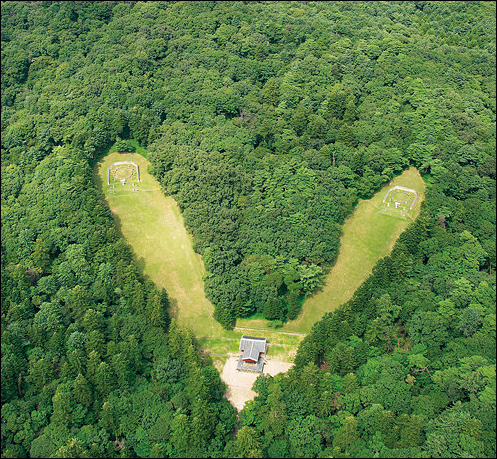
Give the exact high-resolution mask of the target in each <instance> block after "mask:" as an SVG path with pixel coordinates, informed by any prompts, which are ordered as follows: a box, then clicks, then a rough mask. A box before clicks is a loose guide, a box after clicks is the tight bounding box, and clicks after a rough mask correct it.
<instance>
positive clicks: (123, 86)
mask: <svg viewBox="0 0 497 459" xmlns="http://www.w3.org/2000/svg"><path fill="white" fill-rule="evenodd" d="M1 92H2V94H1V95H2V136H1V142H2V145H1V147H2V170H1V174H2V175H1V178H2V180H1V182H2V241H1V255H2V256H1V268H2V269H1V276H2V279H1V283H2V289H1V300H2V330H1V331H2V384H1V388H2V444H1V449H2V456H4V457H28V456H30V457H116V456H118V457H135V456H139V457H222V456H226V457H374V456H378V457H453V456H463V457H464V456H467V457H469V456H471V457H495V455H496V448H495V269H496V258H495V253H496V252H495V224H496V220H495V196H496V193H495V177H496V173H495V124H494V123H495V2H262V3H261V2H178V3H174V2H30V3H28V2H3V3H2V91H1ZM130 138H132V139H135V140H137V141H138V142H139V143H140V144H141V145H147V146H149V148H150V150H151V152H150V160H151V162H152V172H153V173H154V175H155V176H156V177H158V178H159V179H160V181H161V182H162V184H163V185H164V188H165V190H166V191H167V193H170V194H171V195H173V196H174V197H175V199H176V200H177V201H178V203H179V206H180V208H181V210H182V211H183V214H184V218H185V222H186V224H187V226H188V229H189V230H190V231H191V233H192V234H193V236H194V239H193V241H194V245H195V248H196V250H197V251H199V252H200V253H201V254H202V255H203V258H204V262H205V266H206V268H207V271H208V274H207V276H206V279H205V289H206V293H207V295H208V297H209V298H210V299H211V301H212V302H213V303H214V304H215V306H216V311H215V318H216V319H217V320H218V321H219V322H220V323H221V324H222V325H223V326H225V327H226V328H229V327H231V326H233V325H234V323H235V320H236V318H237V317H246V316H249V315H251V314H253V313H255V312H259V313H263V314H264V315H265V316H266V317H267V318H268V319H270V320H272V323H273V324H274V325H277V324H280V323H281V322H282V321H285V320H287V319H294V318H296V317H297V315H298V313H299V311H300V308H301V304H302V301H303V299H304V298H305V296H306V294H307V293H310V292H312V291H314V290H315V289H316V288H317V287H318V286H319V285H320V282H321V281H322V278H323V273H325V272H326V271H327V269H328V268H329V267H330V266H331V264H332V263H333V262H334V260H335V259H336V256H337V253H338V247H339V235H340V225H341V224H342V223H343V221H344V219H345V218H346V217H347V216H348V215H349V214H350V212H351V211H352V210H353V207H354V205H355V203H356V202H357V200H358V199H359V198H368V197H370V196H372V194H373V193H374V192H375V191H376V190H378V189H379V187H380V186H381V185H382V184H384V183H387V182H388V181H389V180H390V179H391V178H392V177H393V176H394V175H396V174H398V173H400V172H401V171H402V170H404V169H405V168H406V167H408V166H409V165H414V166H416V167H418V168H419V169H420V171H421V172H422V173H423V175H424V178H425V180H426V182H427V193H426V202H425V204H424V206H423V210H422V213H421V215H420V216H419V218H418V219H417V220H416V222H414V223H413V224H412V225H411V226H410V227H409V228H408V229H407V230H406V231H405V232H404V233H403V234H402V235H401V236H400V238H399V240H398V242H397V244H396V246H395V247H394V250H393V251H392V253H391V255H390V256H389V257H386V258H385V259H383V260H380V262H379V263H378V264H377V266H376V267H375V268H374V270H373V273H372V275H371V276H370V278H369V279H368V280H367V281H366V282H365V283H364V284H363V285H362V286H361V287H360V288H359V289H358V290H357V292H355V295H354V297H353V298H352V299H351V300H350V301H349V302H348V303H347V304H346V305H343V306H342V307H340V308H339V309H338V310H337V311H335V312H333V313H330V314H327V315H326V316H325V317H324V318H323V320H322V321H320V322H319V323H317V324H315V326H314V328H313V330H312V333H310V334H309V335H308V336H307V337H306V338H305V340H304V341H303V343H302V344H301V346H300V348H299V351H298V355H297V357H296V360H295V368H294V369H292V370H291V371H290V372H289V373H288V374H286V375H278V376H276V377H274V378H270V379H267V378H266V379H264V378H262V379H260V380H259V381H258V382H257V384H256V386H255V388H256V390H257V392H258V394H259V396H258V397H257V398H256V399H255V400H254V401H253V402H250V403H248V404H247V406H246V408H245V410H244V411H243V412H242V413H241V416H240V426H239V427H240V428H239V430H238V435H237V436H236V437H235V438H232V433H233V431H234V426H235V423H236V417H235V414H234V410H233V408H232V407H231V406H230V405H229V403H228V402H227V401H226V400H225V399H223V398H222V394H223V392H224V386H223V385H222V384H221V383H220V381H219V378H218V376H217V374H216V373H215V370H214V369H213V367H212V365H210V364H209V363H208V362H203V361H202V359H201V358H200V356H199V355H197V353H196V351H195V343H194V339H193V337H192V336H191V335H190V334H189V333H188V332H185V331H182V330H180V329H179V328H178V326H177V324H176V323H174V322H172V323H169V317H168V314H167V309H168V306H169V301H168V298H167V294H166V292H164V291H162V292H160V291H158V290H157V289H156V288H155V287H154V286H153V285H151V284H150V283H149V282H145V281H143V279H141V277H140V275H139V274H138V269H137V267H136V265H135V264H134V262H133V256H132V253H131V251H130V249H129V247H128V246H127V245H126V243H125V241H124V240H122V239H121V238H119V237H118V236H117V232H116V230H115V228H114V226H113V221H112V216H111V214H110V211H109V209H108V208H107V206H106V205H105V203H104V202H103V200H102V199H101V196H99V194H98V193H97V191H96V189H95V186H94V185H93V183H92V170H91V165H92V164H93V163H94V161H95V159H96V158H98V156H99V155H100V154H101V153H102V152H103V151H105V149H106V148H108V147H109V146H110V145H112V144H113V143H114V142H115V140H116V139H130ZM117 147H118V151H132V146H131V144H130V143H129V141H125V140H120V142H119V143H118V145H117ZM399 267H401V269H399Z"/></svg>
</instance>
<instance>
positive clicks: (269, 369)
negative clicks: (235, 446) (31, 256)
mask: <svg viewBox="0 0 497 459" xmlns="http://www.w3.org/2000/svg"><path fill="white" fill-rule="evenodd" d="M237 363H238V356H236V357H229V358H228V360H226V363H225V364H224V368H223V372H222V374H221V379H222V380H223V381H224V382H225V383H226V384H227V385H228V390H227V391H226V394H225V397H226V398H227V399H228V400H229V401H230V402H231V404H232V405H233V406H234V407H235V408H236V409H237V410H238V411H240V410H241V409H242V408H243V406H244V405H245V402H247V401H248V400H253V399H254V398H255V396H256V395H257V394H256V393H255V392H254V391H253V390H252V386H253V384H254V382H255V380H256V379H257V378H258V376H259V375H260V374H261V373H251V372H250V373H249V372H246V371H236V365H237ZM292 365H293V363H289V362H278V361H274V360H271V359H266V364H265V365H264V372H263V373H264V374H270V375H271V376H274V375H276V374H278V373H284V372H287V371H288V370H289V369H290V367H291V366H292Z"/></svg>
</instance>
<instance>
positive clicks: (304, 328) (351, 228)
mask: <svg viewBox="0 0 497 459" xmlns="http://www.w3.org/2000/svg"><path fill="white" fill-rule="evenodd" d="M116 161H133V162H134V163H136V164H137V165H138V167H139V174H140V182H133V183H131V180H130V182H129V183H128V182H126V183H125V184H124V185H122V184H121V183H120V182H119V181H114V182H113V184H111V185H107V168H108V167H109V166H110V165H111V164H112V163H114V162H116ZM149 164H150V163H149V162H148V160H147V159H146V158H145V157H144V156H142V155H140V154H137V153H124V154H123V153H109V154H108V155H106V156H105V157H104V158H103V159H102V160H101V161H99V163H98V164H97V165H96V166H95V171H94V176H95V181H96V182H97V184H98V186H99V187H100V189H101V190H102V191H103V192H104V194H105V196H106V198H107V201H108V203H109V206H110V209H111V211H112V213H113V215H114V218H115V221H116V226H117V228H118V230H119V231H120V233H121V234H122V236H124V238H125V239H126V240H127V242H128V243H129V244H130V246H131V247H132V249H133V252H134V255H135V257H136V260H137V263H138V266H139V267H140V269H141V270H142V273H143V275H144V276H146V277H149V278H150V279H151V280H152V281H154V282H155V284H156V285H157V286H159V287H164V288H165V289H166V290H167V292H168V294H169V298H170V302H171V315H172V316H173V317H175V318H177V319H178V321H179V323H180V324H182V325H184V326H187V327H189V328H191V329H192V331H193V332H194V334H195V336H196V337H197V340H198V342H199V344H200V347H201V348H203V349H206V350H208V351H209V352H210V353H212V354H213V358H214V360H216V359H221V360H222V361H224V359H225V357H224V356H226V355H230V354H234V353H237V352H238V344H239V340H240V337H241V336H242V335H243V334H245V335H253V336H265V337H266V338H267V339H268V346H269V347H268V349H269V352H268V355H269V357H271V358H276V357H277V358H278V360H281V361H292V360H293V357H294V355H295V353H296V350H297V347H298V344H299V343H300V341H301V340H302V339H303V337H304V335H305V334H306V333H308V332H309V331H310V329H311V327H312V325H313V324H314V323H315V322H316V321H318V320H319V319H320V318H321V316H322V315H323V314H324V313H325V312H328V311H332V310H334V309H335V308H337V307H338V306H339V305H340V304H342V303H344V302H345V301H347V300H348V299H349V298H350V297H351V296H352V295H353V293H354V291H355V290H356V289H357V288H358V287H359V286H360V285H361V283H362V282H363V281H364V280H365V279H366V278H367V276H368V275H369V274H370V273H371V271H372V269H373V266H374V265H375V264H376V262H377V261H378V260H379V259H380V258H382V257H384V256H386V255H387V254H388V253H389V252H390V250H391V248H392V246H393V244H394V243H395V241H396V239H397V238H398V237H399V235H400V234H401V233H402V231H404V229H405V228H406V227H407V226H408V225H409V223H410V222H411V221H412V219H413V218H415V217H416V216H417V215H418V213H419V209H420V205H421V202H422V201H423V199H424V188H425V186H424V182H423V180H422V178H421V176H420V175H419V173H418V171H417V170H416V169H414V168H411V169H409V170H407V171H405V172H404V173H403V174H402V175H400V176H399V177H397V178H395V179H394V180H393V181H392V182H391V183H389V184H387V185H385V186H384V187H383V188H382V190H381V191H379V192H378V193H376V195H375V196H374V197H373V198H372V199H369V200H367V201H361V202H359V204H358V205H357V207H356V209H355V210H354V212H353V214H352V215H351V216H350V217H349V218H348V219H347V220H346V222H345V224H344V226H343V235H342V238H341V242H340V244H341V245H340V253H339V256H338V259H337V262H336V263H335V265H334V266H333V268H332V270H331V271H330V273H329V274H328V276H327V277H326V282H325V284H324V286H323V288H322V289H321V290H320V291H319V292H317V293H316V294H315V295H314V296H312V297H310V298H308V299H307V300H306V302H305V303H304V306H303V308H302V311H301V313H300V315H299V317H298V318H297V319H296V320H294V321H292V322H289V323H287V324H285V325H284V326H283V327H282V328H279V329H278V330H275V329H271V328H269V327H268V326H267V321H266V320H264V319H252V320H251V319H243V320H238V321H237V327H236V328H235V329H234V330H233V331H227V330H224V329H223V328H222V327H221V325H220V324H219V323H218V322H216V321H215V320H214V319H213V318H212V314H213V312H214V307H213V305H212V304H211V303H210V302H209V301H208V300H207V299H206V298H205V295H204V288H203V280H202V276H203V275H204V274H205V270H204V267H203V264H202V259H201V257H200V255H198V254H196V253H195V252H194V251H193V247H192V237H191V236H190V235H189V234H188V232H187V231H186V229H185V227H184V223H183V218H182V216H181V213H180V211H179V209H178V206H177V204H176V202H175V201H174V199H173V198H171V197H170V196H165V195H164V193H163V191H162V190H161V187H160V184H159V183H158V182H157V180H155V178H153V177H152V176H151V175H150V174H149V173H148V171H147V169H148V166H149ZM111 182H112V181H111ZM394 185H402V186H405V187H409V188H414V189H415V190H416V191H417V192H418V196H419V199H418V201H417V202H416V205H415V207H414V209H413V210H412V211H411V212H410V218H407V219H403V218H399V217H395V216H392V215H387V214H384V213H381V212H380V210H381V209H380V207H381V203H382V200H383V198H384V197H385V194H386V192H387V191H388V189H389V188H390V187H392V186H394ZM220 363H221V362H220Z"/></svg>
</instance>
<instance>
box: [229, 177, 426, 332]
mask: <svg viewBox="0 0 497 459" xmlns="http://www.w3.org/2000/svg"><path fill="white" fill-rule="evenodd" d="M394 185H401V186H404V187H407V188H413V189H415V190H416V191H417V193H418V200H417V201H416V203H415V205H414V208H413V209H412V210H411V211H410V212H409V215H408V218H406V219H403V218H398V217H397V216H393V215H387V214H384V213H381V204H382V201H383V198H384V197H385V195H386V193H387V191H388V190H389V189H390V188H391V187H392V186H394ZM424 191H425V184H424V181H423V179H422V178H421V176H420V174H419V172H418V170H417V169H415V168H413V167H411V168H410V169H408V170H406V171H405V172H404V173H403V174H402V175H400V176H398V177H396V178H395V179H394V180H392V181H391V182H390V183H389V184H386V185H385V186H384V187H383V188H382V189H381V190H380V191H378V192H377V193H376V194H375V195H374V196H373V197H372V198H371V199H368V200H363V201H361V202H359V203H358V204H357V207H356V208H355V210H354V212H353V213H352V214H351V215H350V216H349V217H348V218H347V220H346V221H345V223H344V225H343V228H342V236H341V238H340V252H339V254H338V258H337V261H336V263H335V264H334V266H333V267H332V269H331V271H330V272H329V274H328V275H327V277H326V281H325V284H324V286H323V288H322V289H321V290H320V291H319V292H317V293H316V294H314V295H313V296H311V297H310V298H308V299H307V300H306V301H305V303H304V305H303V307H302V311H301V313H300V315H299V317H297V319H296V320H294V321H291V322H288V323H287V324H285V325H284V326H283V327H282V328H280V329H279V331H283V332H298V333H309V331H310V330H311V328H312V326H313V324H314V323H316V322H317V321H318V320H319V319H321V317H322V316H323V314H325V313H326V312H330V311H333V310H335V309H336V308H337V307H338V306H340V305H341V304H342V303H345V302H346V301H348V300H349V299H350V298H351V297H352V295H353V294H354V292H355V291H356V290H357V288H358V287H359V286H360V285H361V284H362V283H363V282H364V281H365V280H366V279H367V277H368V276H369V275H370V274H371V272H372V270H373V267H374V266H375V264H376V263H377V262H378V260H379V259H380V258H383V257H385V256H386V255H388V254H389V253H390V251H391V250H392V247H393V245H394V243H395V241H396V240H397V238H398V237H399V236H400V234H401V233H402V232H403V231H404V230H405V229H406V228H407V226H408V225H409V224H410V223H412V221H413V220H414V219H415V218H416V217H417V216H418V214H419V211H420V207H421V202H422V201H423V200H424ZM237 326H238V327H246V328H257V329H262V330H267V329H269V328H268V326H267V321H266V320H264V319H260V318H253V319H238V321H237Z"/></svg>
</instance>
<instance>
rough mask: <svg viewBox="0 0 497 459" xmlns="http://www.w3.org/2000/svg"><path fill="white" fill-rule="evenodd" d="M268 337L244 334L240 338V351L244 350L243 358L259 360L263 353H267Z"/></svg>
mask: <svg viewBox="0 0 497 459" xmlns="http://www.w3.org/2000/svg"><path fill="white" fill-rule="evenodd" d="M266 342H267V338H255V337H253V336H245V335H244V336H242V338H241V339H240V347H239V348H238V349H239V350H240V351H243V355H242V359H252V360H254V361H255V362H257V361H258V360H259V355H260V354H261V353H264V354H265V353H266Z"/></svg>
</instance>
